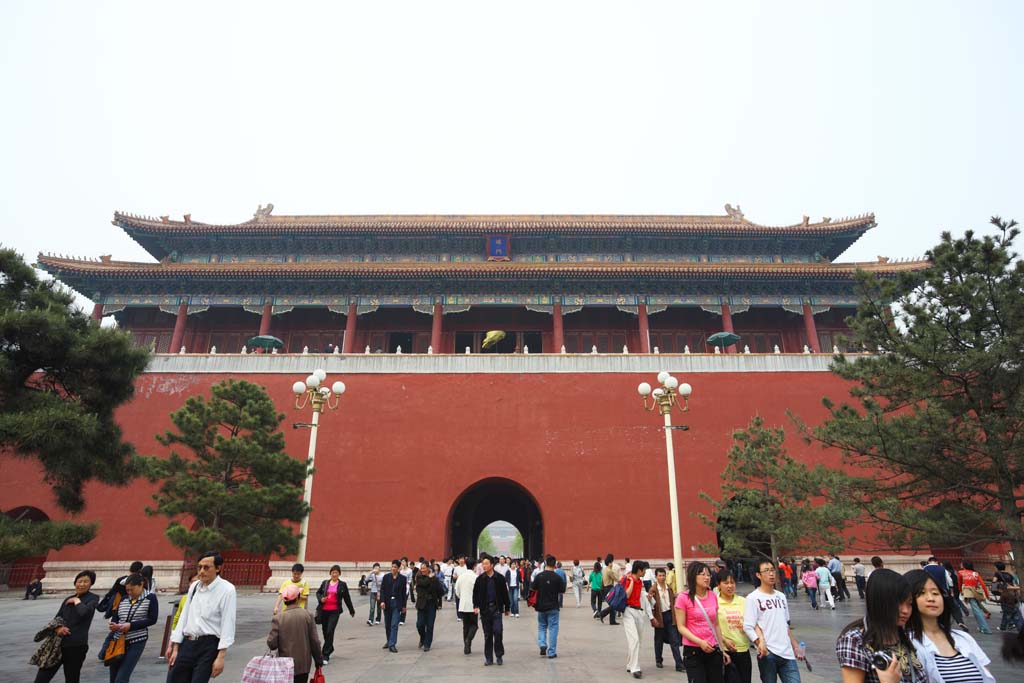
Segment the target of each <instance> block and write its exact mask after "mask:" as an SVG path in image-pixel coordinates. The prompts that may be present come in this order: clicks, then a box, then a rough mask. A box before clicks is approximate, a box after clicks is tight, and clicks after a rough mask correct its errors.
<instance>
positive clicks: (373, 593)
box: [366, 562, 384, 626]
mask: <svg viewBox="0 0 1024 683" xmlns="http://www.w3.org/2000/svg"><path fill="white" fill-rule="evenodd" d="M383 578H384V575H383V574H382V573H381V571H380V562H374V563H373V570H372V571H371V572H370V573H369V574H367V575H366V585H367V586H368V587H369V590H370V615H369V616H368V617H366V625H367V626H373V625H374V624H379V623H380V604H381V603H380V582H381V580H382V579H383Z"/></svg>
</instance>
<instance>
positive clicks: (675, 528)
mask: <svg viewBox="0 0 1024 683" xmlns="http://www.w3.org/2000/svg"><path fill="white" fill-rule="evenodd" d="M658 384H660V385H661V386H659V387H657V388H656V389H654V390H653V391H652V390H651V385H650V384H648V383H647V382H641V383H640V385H639V386H638V387H637V388H636V390H637V393H639V394H640V397H641V398H642V400H643V402H644V409H645V410H647V411H648V412H652V411H653V410H654V409H655V408H657V409H658V411H659V412H660V413H661V414H662V416H663V417H664V418H665V457H666V458H667V460H668V503H669V506H670V508H671V513H672V561H673V562H674V563H675V566H676V585H675V586H674V588H675V590H676V592H679V591H681V590H683V549H682V539H681V538H680V532H679V501H678V497H677V496H676V459H675V453H674V451H673V450H672V430H673V427H672V407H673V406H676V407H678V408H679V410H680V411H681V412H684V413H685V412H686V411H688V410H689V409H690V406H689V399H690V394H691V393H692V392H693V387H691V386H690V385H689V384H686V383H685V382H684V383H683V384H680V383H679V380H678V379H676V378H675V377H673V376H672V375H670V374H669V373H667V372H665V371H662V372H659V373H658ZM648 396H650V397H651V403H650V405H648V403H647V397H648ZM677 397H681V398H682V404H681V405H680V402H679V399H678V398H677Z"/></svg>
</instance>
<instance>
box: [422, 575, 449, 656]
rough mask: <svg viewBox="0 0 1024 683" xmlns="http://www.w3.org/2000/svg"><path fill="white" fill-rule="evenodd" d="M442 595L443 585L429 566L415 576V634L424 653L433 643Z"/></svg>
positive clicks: (428, 650)
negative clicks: (435, 622) (417, 635)
mask: <svg viewBox="0 0 1024 683" xmlns="http://www.w3.org/2000/svg"><path fill="white" fill-rule="evenodd" d="M444 593H445V591H444V585H443V584H442V583H441V580H440V579H439V578H438V576H437V574H436V573H435V571H434V570H433V569H432V568H431V567H430V566H426V567H424V568H423V569H421V570H420V572H419V573H418V574H417V575H416V632H417V633H418V634H419V636H420V642H419V648H420V649H421V650H423V651H424V652H430V646H431V645H433V643H434V620H435V619H436V618H437V610H438V609H439V608H440V607H441V600H442V599H444Z"/></svg>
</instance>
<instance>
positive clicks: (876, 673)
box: [33, 552, 1024, 683]
mask: <svg viewBox="0 0 1024 683" xmlns="http://www.w3.org/2000/svg"><path fill="white" fill-rule="evenodd" d="M223 562H224V561H223V558H222V557H221V556H220V555H219V553H216V552H211V553H208V554H206V555H204V556H203V557H202V558H200V559H199V561H198V562H197V565H196V572H195V574H194V575H193V577H192V581H190V584H189V588H188V590H187V592H186V593H185V595H184V597H183V598H182V599H181V600H180V602H179V603H178V606H177V611H176V612H175V614H174V615H173V618H172V623H171V633H170V637H169V644H168V646H167V650H166V652H165V653H164V654H165V656H166V660H167V665H168V673H167V680H168V681H169V682H176V683H186V682H188V683H201V682H203V681H209V680H210V679H211V678H215V677H217V676H219V675H220V674H221V673H222V672H223V670H224V661H225V656H226V653H227V651H228V649H229V648H230V647H231V646H232V644H233V643H234V638H235V618H236V593H235V588H234V586H233V585H232V584H231V583H230V582H228V581H226V580H225V579H223V578H221V577H220V571H221V568H222V566H223ZM871 564H872V567H873V569H872V570H871V571H868V570H867V568H866V567H865V566H864V565H863V564H861V562H860V559H859V558H854V564H853V566H852V567H851V570H852V575H853V578H854V582H855V585H856V589H857V592H858V596H859V597H860V598H861V599H862V600H864V605H865V616H864V618H862V619H858V620H856V621H854V622H853V623H851V624H849V625H848V626H847V627H846V628H844V629H843V631H842V633H841V634H840V636H839V638H838V640H837V643H836V655H837V658H838V661H839V665H840V668H841V671H842V680H843V683H852V682H857V683H860V682H861V681H866V682H868V683H876V682H877V683H893V682H894V681H900V682H903V683H926V682H927V683H954V682H955V683H989V682H991V681H994V680H995V679H994V677H993V676H992V674H991V673H990V672H989V670H988V668H987V667H988V664H989V663H990V660H989V659H988V657H987V656H986V654H985V653H984V651H983V650H982V649H981V648H980V647H979V646H978V644H977V642H976V641H975V640H974V639H973V638H972V637H971V636H970V635H969V633H968V630H969V629H968V628H967V627H966V625H965V624H964V622H963V619H964V615H965V614H966V612H967V611H968V610H970V611H971V612H972V613H973V614H974V616H975V618H976V620H977V621H978V626H979V630H981V631H982V632H989V631H988V630H987V622H988V619H989V617H990V613H988V609H987V607H986V606H985V601H986V600H987V599H988V598H989V597H991V596H992V594H993V593H995V594H996V595H998V596H999V597H1000V602H1001V605H1002V623H1001V625H1000V629H1001V630H1006V631H1020V629H1021V624H1022V618H1021V614H1022V613H1021V609H1020V590H1021V589H1020V583H1019V581H1018V579H1017V577H1016V576H1014V575H1013V574H1012V573H1011V572H1009V571H1007V569H1006V566H1005V565H1004V564H1003V563H996V565H995V572H994V573H993V575H992V576H991V577H990V582H989V583H991V584H992V588H991V589H990V588H989V585H988V583H986V581H985V580H984V578H983V577H982V576H981V574H980V573H979V572H977V571H975V570H974V566H973V565H972V564H971V563H970V562H969V561H966V560H965V561H963V562H962V563H961V568H960V569H959V570H958V571H955V572H954V571H953V570H952V566H951V565H948V563H946V564H943V563H940V562H939V561H938V560H937V559H936V558H934V557H933V558H930V559H929V560H928V561H927V562H923V563H922V568H921V569H917V570H913V571H911V572H908V573H907V574H904V575H900V574H898V573H896V572H894V571H892V570H890V569H886V568H885V567H884V565H883V563H882V561H881V559H880V558H877V557H875V558H872V560H871ZM304 573H305V568H304V567H303V566H302V565H301V564H296V565H294V566H293V567H292V576H291V578H290V579H287V580H285V581H284V582H283V583H282V584H281V586H280V590H279V594H278V597H277V600H276V601H275V603H274V606H273V609H272V612H271V614H270V615H269V621H270V623H269V634H268V636H267V641H266V642H267V647H268V648H270V649H271V650H276V651H277V653H278V655H279V656H280V657H284V658H289V659H291V660H292V662H293V672H294V681H295V683H300V682H301V683H308V681H309V680H310V677H311V676H314V675H315V674H317V673H318V672H319V671H320V670H321V669H322V667H323V666H324V665H326V664H328V663H329V662H330V658H331V656H332V655H333V653H334V652H335V643H334V641H335V632H336V629H337V625H338V620H339V617H340V616H341V613H342V612H343V611H348V613H349V615H350V616H351V617H355V608H354V606H353V601H352V596H351V593H350V591H349V588H348V585H347V584H346V582H345V581H343V580H342V579H341V567H340V566H338V565H334V566H333V567H331V569H330V571H329V578H327V579H324V580H323V581H322V582H321V583H320V585H319V587H318V588H317V590H316V591H315V592H314V591H311V587H310V584H309V582H308V580H307V579H305V578H304ZM152 575H153V572H152V567H144V566H143V565H142V563H141V562H136V563H133V564H132V565H131V567H130V568H129V572H128V574H126V575H124V576H122V577H119V578H118V579H117V580H116V581H115V582H114V585H113V586H112V587H111V588H110V589H109V590H108V591H107V592H106V593H105V594H104V596H103V597H102V598H101V597H100V596H98V595H97V594H96V593H94V592H92V588H93V584H94V583H95V581H96V575H95V574H94V573H93V572H91V571H82V572H80V573H79V574H78V575H77V576H76V577H75V582H74V584H75V593H74V595H72V596H71V597H68V598H66V599H64V600H62V602H61V605H60V608H59V609H58V611H57V614H56V616H55V617H54V619H53V620H52V621H51V622H50V623H49V624H47V626H46V628H44V629H43V630H42V631H40V633H39V634H38V635H37V637H36V640H37V641H42V644H41V646H40V647H39V649H38V651H37V652H36V655H35V656H34V657H33V663H34V664H36V665H37V666H38V667H39V670H38V673H37V675H36V678H35V680H36V681H37V682H40V681H49V680H51V679H52V678H53V677H54V676H55V675H56V674H57V672H58V671H59V670H61V669H62V668H63V671H64V676H65V680H66V681H71V682H76V681H78V680H79V675H80V670H81V668H82V664H83V662H84V661H85V659H86V653H87V650H88V635H89V629H90V625H91V623H92V621H93V617H94V615H95V614H96V613H97V612H99V613H101V614H103V615H104V617H105V618H106V620H107V633H106V638H105V640H104V643H103V646H102V647H101V648H100V651H99V652H98V653H97V656H98V658H99V659H100V660H102V661H103V662H104V664H106V665H107V666H108V667H109V672H110V681H111V683H127V682H128V681H130V680H131V677H132V673H133V671H134V670H135V667H136V664H137V663H138V661H139V659H140V657H141V655H142V653H143V650H144V649H145V647H146V643H147V641H148V634H149V628H150V627H151V626H153V625H154V624H156V622H157V619H158V617H159V601H158V600H157V598H156V583H155V581H154V580H153V576H152ZM685 576H686V581H685V585H686V589H685V590H681V591H680V592H678V593H677V591H676V588H677V586H676V570H675V567H674V566H673V564H672V563H667V566H665V567H657V568H654V567H652V566H651V565H650V563H648V562H646V561H643V560H635V561H630V560H629V558H626V560H625V562H616V561H615V558H614V556H612V555H610V554H609V555H607V556H605V557H604V558H603V559H602V558H597V559H596V560H595V561H594V563H593V566H592V568H591V569H590V571H589V572H588V571H585V570H584V569H583V567H582V566H581V565H580V562H579V561H578V560H575V561H573V563H572V565H571V566H568V567H563V565H562V563H561V562H559V561H558V560H557V559H556V558H555V557H554V556H551V555H548V556H546V557H545V558H544V559H543V560H539V561H530V560H525V559H514V558H508V557H492V556H490V555H486V554H485V555H482V556H481V557H480V559H479V560H476V559H475V558H470V557H460V558H454V559H451V560H445V561H442V562H434V561H427V560H426V559H424V558H419V559H418V560H415V561H410V560H409V559H408V558H401V559H396V560H393V561H392V562H391V563H390V565H389V566H388V570H387V571H384V569H383V568H382V567H381V565H380V564H379V563H375V564H374V565H373V568H372V571H371V572H370V573H369V574H367V575H365V576H363V577H362V578H361V579H360V585H359V587H358V588H359V589H360V590H365V591H366V593H368V594H369V596H370V601H369V602H370V607H369V614H368V616H367V619H366V624H367V626H369V627H375V626H379V625H381V623H382V621H383V625H384V644H383V645H382V649H385V650H388V651H389V652H391V653H396V652H398V648H399V632H400V631H399V629H400V627H401V626H402V625H404V624H405V623H406V616H407V613H408V610H409V609H415V610H416V620H415V625H416V627H415V631H416V634H417V636H418V639H417V640H418V642H417V647H418V648H419V649H420V650H421V651H423V652H429V651H430V650H431V647H432V646H433V644H434V628H435V623H436V620H437V614H438V611H439V610H441V609H442V608H443V605H444V603H445V602H454V604H455V609H454V618H455V619H456V620H457V621H459V622H461V625H462V629H461V630H462V636H463V652H464V654H465V655H471V654H472V652H473V643H474V639H475V637H476V634H477V632H478V630H482V631H483V640H484V642H483V656H484V665H485V666H492V665H497V666H501V665H503V664H504V657H505V647H504V639H503V631H504V619H509V618H510V619H518V618H519V617H520V602H524V601H525V602H526V603H527V605H528V606H530V607H532V608H533V609H534V611H535V614H536V619H537V648H538V651H539V654H540V656H541V657H545V658H548V659H555V658H557V657H558V654H559V651H558V635H559V621H560V619H559V615H560V610H561V609H562V608H563V607H564V601H565V596H566V594H570V595H572V596H574V597H575V606H576V608H579V607H580V606H581V605H583V604H584V596H583V593H584V592H585V591H586V590H590V592H591V596H590V608H591V610H592V611H593V616H594V618H595V619H598V620H600V621H601V622H602V623H604V622H605V619H607V620H608V625H619V624H621V625H622V626H623V632H624V639H625V646H626V648H625V649H626V658H625V659H626V661H625V669H626V671H627V673H628V674H630V675H631V676H632V677H634V678H642V677H643V671H642V663H641V661H640V652H641V643H642V642H644V641H645V640H646V639H651V640H653V650H654V659H655V666H656V667H657V668H663V667H664V666H665V650H666V646H668V648H667V649H668V651H669V653H670V654H671V657H672V664H674V666H675V670H676V671H678V672H685V673H686V675H687V678H688V680H689V681H690V682H691V683H695V682H699V683H726V682H728V683H750V681H751V680H753V676H754V673H753V671H754V663H755V662H756V664H757V670H758V677H759V679H760V680H761V681H762V682H763V683H769V682H774V681H777V680H778V681H782V682H783V683H794V682H797V681H799V680H800V665H799V662H800V661H801V660H803V659H804V648H803V643H798V642H797V640H796V638H795V637H794V635H793V631H792V627H791V619H790V608H789V598H792V597H795V596H796V595H797V594H798V591H800V590H803V591H804V592H805V593H806V595H807V598H808V600H809V602H810V604H811V606H812V608H814V609H818V608H820V607H821V606H823V605H825V604H827V605H829V606H830V607H833V608H834V605H835V602H836V601H842V600H850V599H851V597H852V596H851V593H850V592H849V590H848V589H847V588H846V578H845V577H846V576H847V572H846V569H845V568H844V567H843V565H842V562H841V560H840V559H839V558H838V557H836V556H834V555H832V556H829V559H828V560H826V559H824V558H813V559H811V558H807V559H805V560H803V561H802V562H800V563H799V564H798V563H796V562H795V561H792V560H785V559H781V560H779V561H778V562H772V561H770V560H762V561H755V562H749V563H744V562H735V563H728V564H727V563H725V562H724V561H718V562H716V563H715V565H714V566H709V565H707V564H705V563H703V562H690V563H688V564H687V565H686V567H685ZM741 580H750V581H751V582H752V583H753V584H754V586H755V588H754V590H753V591H751V592H749V593H748V594H747V595H746V596H741V595H739V594H738V593H737V586H738V583H739V582H740V581H741ZM311 592H312V593H313V596H314V597H315V598H316V603H317V604H316V606H315V608H314V609H313V611H312V612H311V611H310V610H309V608H308V604H307V603H308V601H309V597H310V594H311ZM318 626H319V628H318ZM648 628H651V630H652V631H653V633H649V632H648ZM1004 654H1005V655H1006V656H1007V657H1008V658H1016V659H1024V634H1022V635H1019V636H1018V637H1017V638H1016V639H1014V640H1008V641H1007V645H1006V647H1005V649H1004ZM314 680H316V678H314Z"/></svg>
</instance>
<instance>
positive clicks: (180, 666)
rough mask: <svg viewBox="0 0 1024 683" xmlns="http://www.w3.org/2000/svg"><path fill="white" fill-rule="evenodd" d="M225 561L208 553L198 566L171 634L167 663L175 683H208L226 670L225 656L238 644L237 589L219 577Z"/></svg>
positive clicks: (214, 554) (215, 554)
mask: <svg viewBox="0 0 1024 683" xmlns="http://www.w3.org/2000/svg"><path fill="white" fill-rule="evenodd" d="M223 564H224V558H223V557H221V555H220V553H218V552H209V553H206V554H205V555H203V556H202V557H201V558H199V562H198V563H197V564H196V569H197V570H198V571H197V574H198V575H199V580H198V581H196V582H195V583H193V584H192V586H191V587H190V588H189V591H188V599H187V600H186V601H185V607H184V608H183V609H182V612H181V616H180V617H178V625H177V626H176V627H175V628H174V631H173V632H172V633H171V643H170V645H169V646H168V650H169V651H168V653H167V664H168V665H169V666H170V667H171V675H170V679H169V680H170V681H172V683H207V682H208V681H209V680H210V678H211V677H212V678H216V677H217V676H220V674H221V673H222V672H223V671H224V657H225V655H227V651H228V648H229V647H231V645H232V644H233V643H234V642H235V606H236V602H237V598H236V595H235V587H234V586H233V585H232V584H231V583H229V582H228V581H225V580H224V579H222V578H220V568H221V566H222V565H223Z"/></svg>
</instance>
